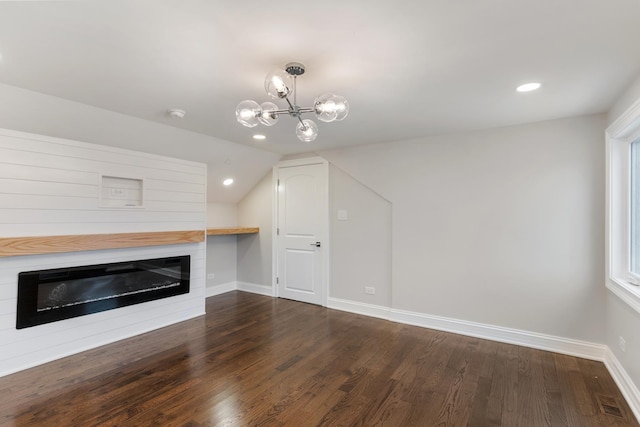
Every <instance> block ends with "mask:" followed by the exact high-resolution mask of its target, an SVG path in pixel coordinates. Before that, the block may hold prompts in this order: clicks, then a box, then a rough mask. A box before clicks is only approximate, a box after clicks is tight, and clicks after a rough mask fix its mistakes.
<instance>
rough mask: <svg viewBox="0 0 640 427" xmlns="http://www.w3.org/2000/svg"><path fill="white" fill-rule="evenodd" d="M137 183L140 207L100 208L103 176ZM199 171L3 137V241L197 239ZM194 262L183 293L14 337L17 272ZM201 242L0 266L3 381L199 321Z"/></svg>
mask: <svg viewBox="0 0 640 427" xmlns="http://www.w3.org/2000/svg"><path fill="white" fill-rule="evenodd" d="M101 175H107V176H112V177H124V178H140V179H143V180H144V201H143V206H142V207H140V208H103V207H101V206H100V198H99V195H100V176H101ZM205 217H206V165H204V164H202V163H194V162H188V161H185V160H178V159H172V158H167V157H162V156H157V155H150V154H144V153H139V152H134V151H130V150H123V149H118V148H112V147H106V146H100V145H94V144H86V143H81V142H75V141H68V140H61V139H58V138H51V137H44V136H39V135H31V134H24V133H20V132H14V131H6V130H0V236H2V237H26V236H55V235H65V234H102V233H124V232H151V231H179V230H204V228H205ZM178 255H190V256H191V283H190V285H191V286H190V292H189V293H188V294H186V295H179V296H175V297H171V298H166V299H162V300H157V301H151V302H147V303H143V304H137V305H133V306H129V307H123V308H120V309H116V310H110V311H105V312H102V313H95V314H91V315H88V316H82V317H77V318H73V319H67V320H63V321H60V322H55V323H50V324H45V325H39V326H35V327H31V328H27V329H20V330H17V329H16V311H17V310H16V304H17V289H18V283H17V277H18V274H19V273H20V272H22V271H33V270H42V269H51V268H63V267H72V266H80V265H89V264H100V263H108V262H118V261H127V260H136V259H147V258H159V257H168V256H178ZM204 272H205V245H204V243H193V244H178V245H167V246H154V247H144V248H130V249H111V250H100V251H88V252H73V253H58V254H45V255H30V256H15V257H6V258H0V375H4V374H7V373H10V372H14V371H17V370H20V369H25V368H27V367H30V366H34V365H36V364H40V363H44V362H46V361H49V360H53V359H56V358H59V357H63V356H66V355H69V354H73V353H77V352H80V351H82V350H85V349H88V348H92V347H97V346H99V345H102V344H106V343H108V342H112V341H116V340H119V339H123V338H126V337H129V336H133V335H136V334H139V333H142V332H145V331H148V330H152V329H156V328H159V327H162V326H165V325H168V324H171V323H176V322H179V321H182V320H186V319H188V318H191V317H194V316H197V315H201V314H204Z"/></svg>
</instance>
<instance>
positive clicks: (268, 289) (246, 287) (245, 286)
mask: <svg viewBox="0 0 640 427" xmlns="http://www.w3.org/2000/svg"><path fill="white" fill-rule="evenodd" d="M236 284H237V286H236V289H237V290H239V291H245V292H251V293H253V294H259V295H266V296H268V297H273V296H275V293H274V289H273V287H272V286H265V285H258V284H255V283H248V282H236Z"/></svg>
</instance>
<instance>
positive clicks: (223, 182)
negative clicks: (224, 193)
mask: <svg viewBox="0 0 640 427" xmlns="http://www.w3.org/2000/svg"><path fill="white" fill-rule="evenodd" d="M222 184H223V185H226V186H229V185H231V184H233V178H227V179H225V180H224V181H222Z"/></svg>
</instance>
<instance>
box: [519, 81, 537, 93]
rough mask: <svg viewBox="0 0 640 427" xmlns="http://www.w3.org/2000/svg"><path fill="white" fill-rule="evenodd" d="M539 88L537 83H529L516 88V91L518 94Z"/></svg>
mask: <svg viewBox="0 0 640 427" xmlns="http://www.w3.org/2000/svg"><path fill="white" fill-rule="evenodd" d="M540 86H542V85H541V84H540V83H538V82H531V83H525V84H523V85H520V86H518V87H517V88H516V90H517V91H518V92H531V91H532V90H537V89H540Z"/></svg>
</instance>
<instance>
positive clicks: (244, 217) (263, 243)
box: [237, 171, 273, 288]
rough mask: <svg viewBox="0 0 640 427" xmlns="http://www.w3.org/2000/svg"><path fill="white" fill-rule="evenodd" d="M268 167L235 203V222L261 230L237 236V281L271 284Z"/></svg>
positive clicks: (271, 194) (271, 191) (269, 176)
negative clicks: (253, 185) (256, 232)
mask: <svg viewBox="0 0 640 427" xmlns="http://www.w3.org/2000/svg"><path fill="white" fill-rule="evenodd" d="M272 181H273V179H272V173H271V171H269V173H267V174H266V175H265V176H264V177H263V178H262V180H260V182H259V183H258V184H257V185H256V186H255V187H254V188H253V189H252V190H251V191H250V192H249V193H248V194H247V195H246V196H245V197H244V198H243V199H242V200H241V201H240V203H238V224H240V225H242V226H245V227H260V233H259V234H257V235H255V234H246V235H239V236H238V260H237V268H238V282H242V283H243V284H245V285H249V286H251V285H258V286H261V287H271V288H272V270H273V266H272V260H273V250H272V247H271V245H272V241H271V239H272V236H273V232H272V227H273V223H272V221H273V187H272Z"/></svg>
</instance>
